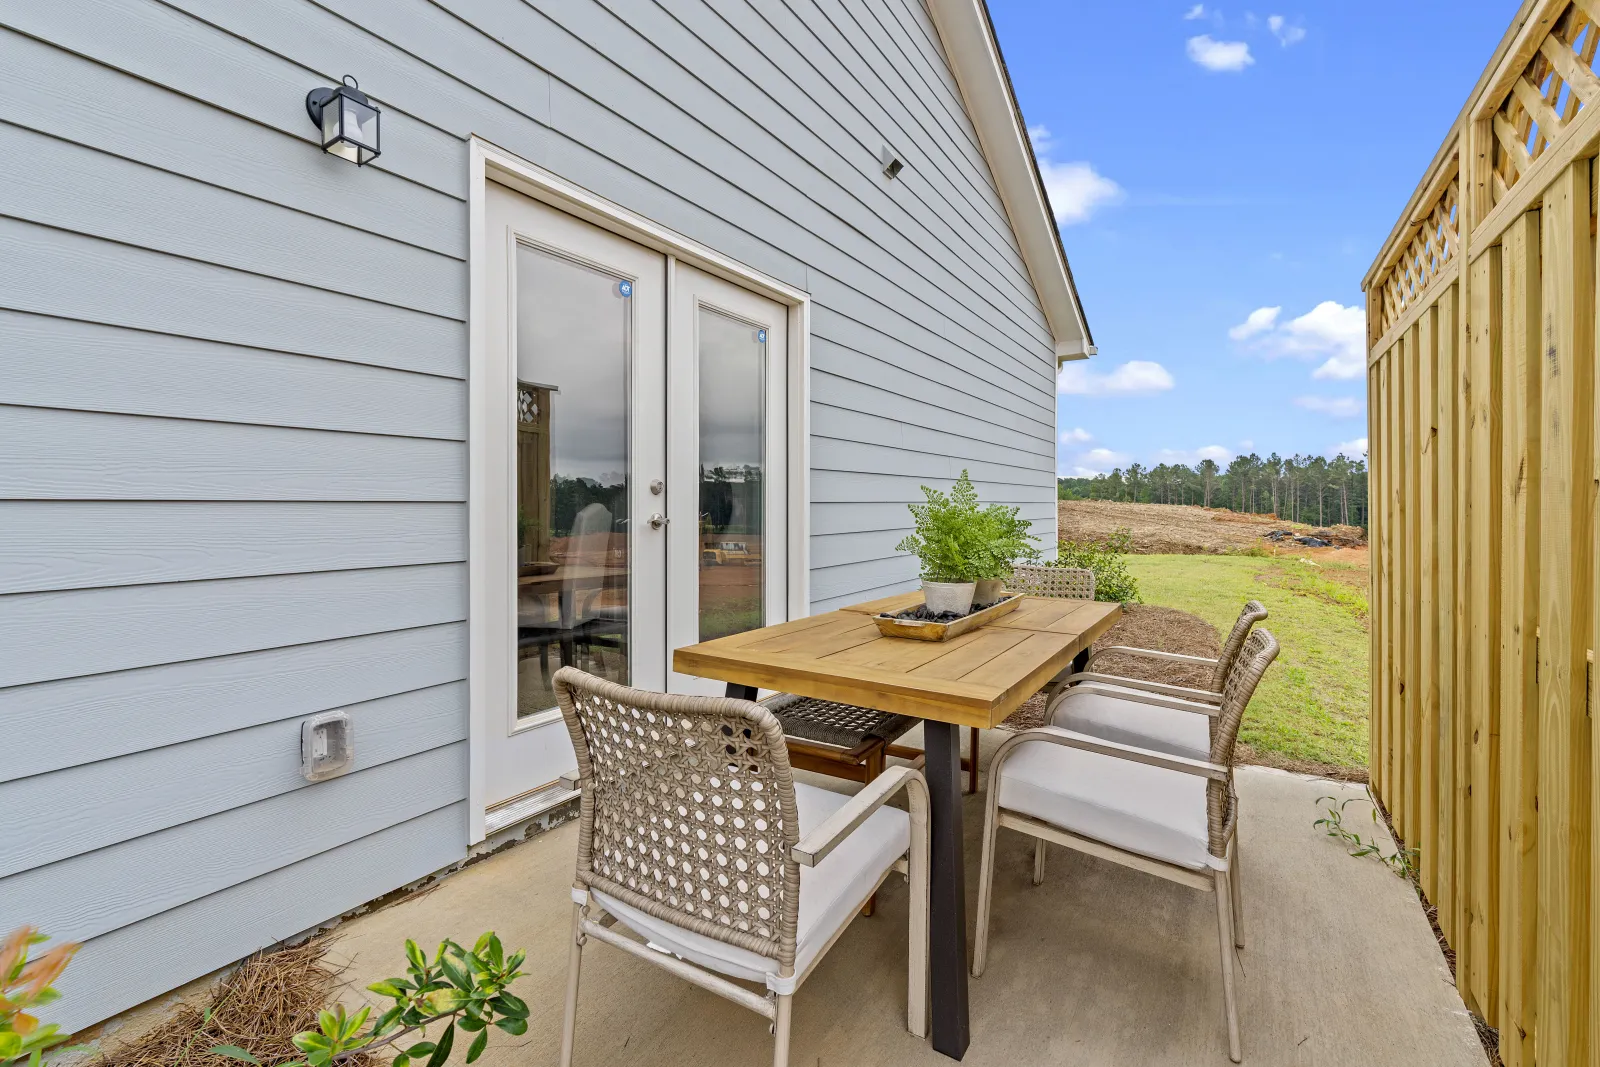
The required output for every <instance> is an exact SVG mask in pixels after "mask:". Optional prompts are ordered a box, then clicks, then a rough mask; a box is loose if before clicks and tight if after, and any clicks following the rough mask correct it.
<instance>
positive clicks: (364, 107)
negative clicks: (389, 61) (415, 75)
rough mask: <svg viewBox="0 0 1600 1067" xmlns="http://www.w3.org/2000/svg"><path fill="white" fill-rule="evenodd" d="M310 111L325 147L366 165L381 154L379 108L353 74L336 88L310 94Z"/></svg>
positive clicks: (326, 150) (342, 156)
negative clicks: (363, 90) (379, 151)
mask: <svg viewBox="0 0 1600 1067" xmlns="http://www.w3.org/2000/svg"><path fill="white" fill-rule="evenodd" d="M306 113H307V114H309V115H310V116H311V121H312V123H313V124H314V125H315V126H316V127H317V129H319V130H321V131H322V150H323V151H324V152H328V153H331V154H333V155H336V156H338V157H339V158H341V159H348V160H349V161H350V162H352V163H354V164H355V165H356V166H358V167H364V166H366V165H367V164H368V163H371V162H372V161H373V160H374V159H377V158H378V109H377V108H376V107H375V106H373V103H372V101H371V100H369V99H367V94H366V93H364V92H362V91H361V90H360V88H359V87H357V85H356V80H355V79H354V78H352V77H351V76H350V75H348V74H346V75H345V76H344V80H343V83H342V84H341V85H340V86H339V87H338V88H336V89H329V88H326V87H322V88H317V89H313V90H311V91H310V92H309V93H307V94H306Z"/></svg>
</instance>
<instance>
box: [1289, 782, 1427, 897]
mask: <svg viewBox="0 0 1600 1067" xmlns="http://www.w3.org/2000/svg"><path fill="white" fill-rule="evenodd" d="M1317 803H1318V804H1322V803H1326V804H1327V805H1328V806H1327V808H1326V809H1324V813H1323V816H1322V818H1320V819H1318V820H1317V821H1316V822H1314V823H1312V824H1311V825H1312V826H1318V827H1321V828H1322V832H1323V833H1325V834H1327V835H1328V836H1329V837H1332V838H1337V839H1338V840H1339V841H1340V842H1341V843H1342V844H1344V846H1345V848H1346V849H1347V851H1349V853H1350V855H1352V856H1372V857H1374V858H1376V859H1377V860H1378V861H1379V862H1380V863H1382V864H1383V865H1384V866H1386V867H1388V868H1389V870H1391V871H1393V872H1394V874H1395V876H1396V877H1398V878H1405V879H1407V880H1410V879H1412V878H1414V877H1415V876H1416V872H1417V858H1418V853H1417V850H1416V849H1414V848H1396V849H1395V851H1394V852H1392V853H1385V852H1384V851H1383V846H1382V845H1380V844H1379V843H1378V835H1377V831H1376V827H1377V825H1378V806H1377V805H1376V804H1374V803H1373V802H1372V801H1370V800H1368V799H1367V798H1365V797H1345V798H1344V799H1343V800H1341V799H1339V798H1338V797H1318V798H1317ZM1357 803H1359V804H1365V805H1367V807H1368V808H1370V809H1371V814H1372V825H1373V827H1374V831H1373V835H1372V838H1371V839H1370V840H1368V839H1367V838H1364V837H1362V836H1361V835H1360V834H1358V833H1356V832H1355V831H1354V830H1351V829H1350V828H1349V827H1348V826H1346V825H1345V824H1344V809H1345V808H1346V807H1348V806H1349V805H1351V804H1357Z"/></svg>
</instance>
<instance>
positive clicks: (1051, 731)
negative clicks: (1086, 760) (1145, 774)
mask: <svg viewBox="0 0 1600 1067" xmlns="http://www.w3.org/2000/svg"><path fill="white" fill-rule="evenodd" d="M1028 741H1048V742H1049V743H1051V744H1053V745H1061V746H1063V747H1066V748H1077V749H1082V750H1083V751H1085V752H1093V753H1095V754H1096V755H1100V756H1111V757H1112V758H1114V759H1125V760H1128V761H1129V762H1131V763H1144V764H1147V765H1149V766H1151V767H1160V768H1162V769H1163V770H1168V771H1178V772H1180V773H1182V774H1192V775H1194V776H1195V777H1197V778H1211V779H1213V780H1215V781H1218V782H1226V781H1227V780H1228V778H1229V777H1230V774H1231V772H1230V770H1229V768H1227V767H1224V766H1223V765H1222V764H1220V763H1212V762H1210V761H1209V760H1198V759H1190V758H1189V757H1187V756H1174V755H1171V754H1170V753H1166V752H1155V751H1153V750H1151V749H1148V748H1138V747H1136V746H1134V745H1123V744H1119V743H1117V742H1116V741H1105V740H1102V739H1100V738H1098V737H1090V736H1089V735H1088V734H1080V733H1077V732H1075V731H1073V730H1064V729H1062V728H1061V727H1059V726H1038V727H1035V728H1034V729H1032V730H1024V731H1022V732H1021V733H1019V734H1015V735H1013V736H1012V737H1011V738H1010V739H1009V740H1007V741H1006V743H1005V745H1004V747H1005V748H1008V749H1009V748H1011V747H1013V746H1015V745H1021V744H1024V743H1026V742H1028ZM1008 754H1009V753H1008ZM1000 755H1001V753H998V752H997V753H995V763H996V764H997V765H998V764H999V762H1000ZM990 773H993V772H992V771H991V772H990Z"/></svg>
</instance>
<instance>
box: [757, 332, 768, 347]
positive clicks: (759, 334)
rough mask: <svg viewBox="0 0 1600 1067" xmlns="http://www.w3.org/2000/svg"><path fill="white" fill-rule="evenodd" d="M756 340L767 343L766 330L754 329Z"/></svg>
mask: <svg viewBox="0 0 1600 1067" xmlns="http://www.w3.org/2000/svg"><path fill="white" fill-rule="evenodd" d="M756 340H757V341H760V342H761V343H762V344H766V343H767V331H766V330H757V331H756Z"/></svg>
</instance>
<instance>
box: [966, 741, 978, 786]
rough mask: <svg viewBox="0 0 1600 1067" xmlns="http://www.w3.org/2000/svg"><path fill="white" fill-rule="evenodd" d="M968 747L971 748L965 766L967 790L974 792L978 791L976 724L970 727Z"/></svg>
mask: <svg viewBox="0 0 1600 1067" xmlns="http://www.w3.org/2000/svg"><path fill="white" fill-rule="evenodd" d="M969 747H970V748H971V750H972V759H971V761H970V765H969V766H968V768H967V792H969V793H976V792H977V791H978V728H977V727H976V726H974V727H973V728H972V744H971V745H970V746H969Z"/></svg>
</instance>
